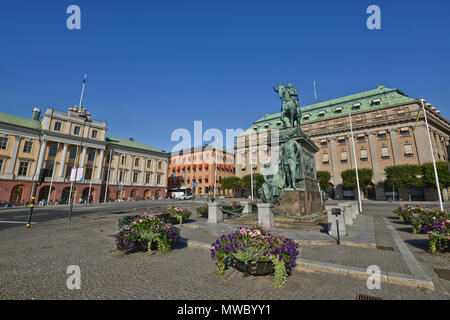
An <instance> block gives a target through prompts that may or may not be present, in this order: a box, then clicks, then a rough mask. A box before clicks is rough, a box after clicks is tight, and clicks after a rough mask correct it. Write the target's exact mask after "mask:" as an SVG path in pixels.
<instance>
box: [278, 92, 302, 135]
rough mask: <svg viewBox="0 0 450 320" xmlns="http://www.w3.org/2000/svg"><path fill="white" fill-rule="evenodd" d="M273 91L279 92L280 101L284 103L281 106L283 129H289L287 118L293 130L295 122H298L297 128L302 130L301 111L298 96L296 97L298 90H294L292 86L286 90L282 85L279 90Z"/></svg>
mask: <svg viewBox="0 0 450 320" xmlns="http://www.w3.org/2000/svg"><path fill="white" fill-rule="evenodd" d="M273 89H274V91H275V92H278V95H279V96H280V99H281V100H282V101H283V103H282V105H281V121H282V122H283V128H284V129H285V128H286V127H287V123H286V118H287V119H289V123H290V124H291V127H292V128H293V127H294V126H295V122H297V128H298V130H300V119H301V111H300V107H299V103H298V100H297V99H298V95H295V92H296V89H294V88H292V85H291V84H290V85H289V87H288V88H286V87H285V86H284V85H283V84H282V83H280V84H279V85H278V89H276V88H273Z"/></svg>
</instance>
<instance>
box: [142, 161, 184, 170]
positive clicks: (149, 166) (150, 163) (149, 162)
mask: <svg viewBox="0 0 450 320" xmlns="http://www.w3.org/2000/svg"><path fill="white" fill-rule="evenodd" d="M180 160H181V159H180ZM151 167H152V160H147V169H150V168H151Z"/></svg>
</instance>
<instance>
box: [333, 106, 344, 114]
mask: <svg viewBox="0 0 450 320" xmlns="http://www.w3.org/2000/svg"><path fill="white" fill-rule="evenodd" d="M334 112H336V113H342V108H341V107H339V108H336V110H334Z"/></svg>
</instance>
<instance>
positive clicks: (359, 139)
mask: <svg viewBox="0 0 450 320" xmlns="http://www.w3.org/2000/svg"><path fill="white" fill-rule="evenodd" d="M357 140H358V142H365V141H366V136H365V135H363V134H358V137H357Z"/></svg>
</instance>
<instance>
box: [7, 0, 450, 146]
mask: <svg viewBox="0 0 450 320" xmlns="http://www.w3.org/2000/svg"><path fill="white" fill-rule="evenodd" d="M71 4H76V5H78V6H79V7H80V8H81V30H69V29H67V27H66V19H67V17H69V14H67V13H66V8H67V7H68V6H69V5H71ZM372 4H375V5H378V6H379V7H380V8H381V30H369V29H367V27H366V20H367V18H368V17H369V15H368V14H366V9H367V7H368V6H369V5H372ZM448 12H450V2H449V1H446V0H429V1H407V0H396V1H361V0H346V1H332V0H329V1H328V0H327V1H325V0H316V1H313V0H301V1H300V0H296V1H261V0H259V1H252V0H226V1H225V0H221V1H217V0H213V1H212V0H208V1H204V0H192V1H179V0H174V1H153V0H142V1H137V0H130V1H100V0H96V1H92V0H90V1H85V0H71V1H63V0H57V1H20V0H14V1H12V0H6V1H5V0H3V1H1V2H0V37H1V38H0V39H1V42H0V43H1V46H0V74H1V76H0V111H1V112H7V113H12V114H16V115H20V116H24V117H31V112H32V109H33V107H36V106H37V107H40V108H41V110H42V111H45V109H46V108H48V107H50V108H56V109H60V110H67V108H68V107H71V106H73V105H76V104H78V102H79V97H80V91H81V80H82V77H83V74H84V73H87V75H88V79H87V86H86V90H85V96H84V99H83V102H84V103H83V105H84V106H85V107H87V109H88V110H89V111H90V112H91V113H92V115H93V117H94V118H95V119H97V120H103V121H106V122H107V123H108V127H109V134H110V135H113V136H118V137H122V138H129V137H134V138H135V140H136V141H140V142H144V143H147V144H149V145H151V146H153V147H156V148H160V149H164V150H166V151H170V150H171V149H172V147H173V146H174V145H175V144H176V143H175V142H171V141H170V137H171V133H172V131H173V130H175V129H177V128H186V129H188V130H190V131H192V132H193V125H194V120H202V121H203V130H206V129H208V128H218V129H220V130H223V132H224V134H225V129H226V128H243V129H246V128H248V127H249V126H250V125H251V124H252V122H253V121H254V120H256V119H259V118H261V117H263V116H264V114H265V113H274V112H279V109H280V101H279V98H278V96H277V95H276V94H275V93H274V92H273V90H272V86H274V85H276V84H277V83H279V82H280V81H282V82H285V83H288V82H292V83H293V84H294V86H295V87H297V88H298V89H299V92H300V104H301V105H303V106H304V105H308V104H311V103H313V102H314V92H313V80H316V82H317V93H318V98H319V101H324V100H327V99H333V98H337V97H341V96H344V95H348V94H353V93H357V92H360V91H365V90H370V89H374V88H376V86H377V85H378V84H384V85H385V86H386V87H391V88H399V89H400V90H402V91H403V92H405V93H406V94H408V95H409V96H410V97H412V98H418V97H423V98H425V99H426V100H428V101H429V102H431V103H432V104H433V105H434V106H436V107H437V108H438V109H440V110H441V112H442V115H443V116H445V117H447V118H448V117H449V114H450V59H449V57H450V19H448Z"/></svg>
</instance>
